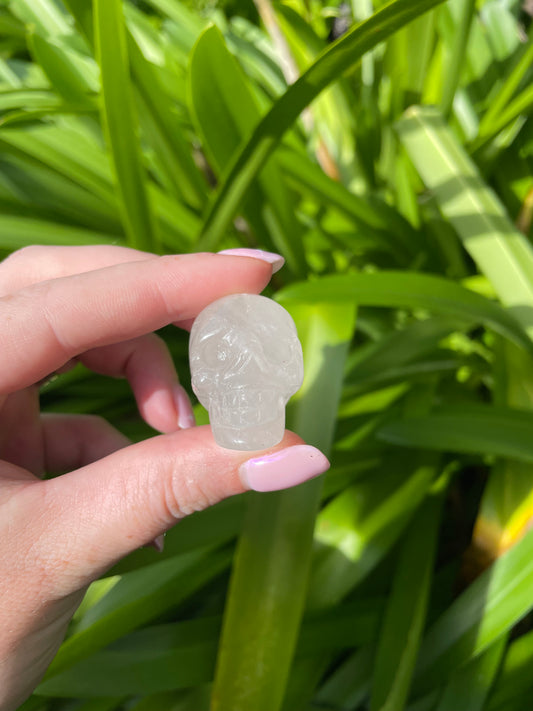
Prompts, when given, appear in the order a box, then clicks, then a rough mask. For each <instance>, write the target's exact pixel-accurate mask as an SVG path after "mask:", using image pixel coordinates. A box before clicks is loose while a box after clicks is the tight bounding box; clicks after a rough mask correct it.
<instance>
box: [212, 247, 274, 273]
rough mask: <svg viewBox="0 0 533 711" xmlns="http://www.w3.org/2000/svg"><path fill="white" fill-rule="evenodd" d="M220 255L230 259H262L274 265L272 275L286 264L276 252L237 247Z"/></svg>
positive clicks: (225, 250)
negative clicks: (225, 255)
mask: <svg viewBox="0 0 533 711" xmlns="http://www.w3.org/2000/svg"><path fill="white" fill-rule="evenodd" d="M218 254H227V255H229V256H230V257H252V258H253V259H262V260H263V262H268V263H269V264H271V265H272V274H275V273H276V272H279V270H280V269H281V267H282V266H283V265H284V264H285V260H284V258H283V257H282V256H281V254H276V253H275V252H264V251H263V250H262V249H247V248H246V247H236V248H235V249H223V250H222V251H221V252H218Z"/></svg>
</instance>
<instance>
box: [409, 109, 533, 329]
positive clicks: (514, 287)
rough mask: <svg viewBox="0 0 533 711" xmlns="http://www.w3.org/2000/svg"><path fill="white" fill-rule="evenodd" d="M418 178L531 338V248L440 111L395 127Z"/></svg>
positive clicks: (413, 112) (413, 115)
mask: <svg viewBox="0 0 533 711" xmlns="http://www.w3.org/2000/svg"><path fill="white" fill-rule="evenodd" d="M397 130H398V133H399V135H400V138H401V140H402V143H403V144H404V146H405V147H406V149H407V152H408V153H409V156H410V158H411V160H412V161H413V163H414V165H415V167H416V169H417V171H418V172H419V174H420V176H421V178H422V180H423V181H424V183H425V184H426V185H427V187H428V188H429V189H430V190H431V193H432V195H433V196H434V198H435V200H436V201H437V203H438V205H439V208H440V210H441V211H442V213H443V215H444V216H445V217H446V218H447V220H449V222H450V223H451V224H452V225H453V226H454V227H455V229H456V231H457V234H458V235H459V237H460V238H461V240H462V242H463V244H464V246H465V249H466V250H467V251H468V252H469V253H470V255H471V256H472V258H473V259H474V260H475V262H476V264H477V265H478V267H479V269H480V271H481V272H482V273H483V274H485V276H486V277H487V278H488V279H489V281H490V282H491V284H492V285H493V287H494V289H495V291H496V293H497V294H498V296H499V297H500V299H501V301H502V303H503V304H505V305H506V306H509V307H513V308H512V311H513V313H514V315H515V317H516V319H517V320H518V321H519V322H520V323H521V324H522V326H523V327H524V329H525V330H526V331H527V332H528V333H530V334H532V335H533V325H532V317H531V313H532V308H533V248H532V247H531V245H530V243H529V242H528V240H527V239H526V237H525V236H524V235H523V234H521V233H520V232H519V231H518V230H517V229H516V227H515V226H514V225H513V223H512V222H511V220H510V218H509V216H508V214H507V212H506V210H505V208H504V207H503V205H502V204H501V202H500V201H499V200H498V198H497V197H496V195H495V194H494V192H493V191H492V190H491V189H490V188H489V187H488V186H487V185H486V184H485V183H484V181H483V180H482V178H481V176H480V174H479V171H478V169H477V167H476V165H475V164H474V163H473V162H472V161H471V159H470V158H469V157H468V155H467V154H466V152H465V151H464V149H463V148H462V147H461V146H460V144H459V142H458V140H457V139H456V138H455V136H454V134H453V133H452V131H451V129H450V128H449V127H448V126H447V125H446V124H445V123H444V121H443V120H442V117H441V116H440V114H439V113H438V111H436V110H434V109H432V108H427V107H414V108H411V109H409V111H408V112H407V113H406V114H405V116H404V118H403V119H402V120H401V121H400V122H399V123H398V124H397Z"/></svg>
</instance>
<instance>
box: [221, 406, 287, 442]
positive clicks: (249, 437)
mask: <svg viewBox="0 0 533 711" xmlns="http://www.w3.org/2000/svg"><path fill="white" fill-rule="evenodd" d="M211 428H212V430H213V436H214V438H215V442H216V443H217V444H218V445H220V446H221V447H225V448H226V449H238V450H240V451H243V452H252V451H254V450H258V449H268V448H269V447H274V446H275V445H276V444H278V443H279V442H281V440H282V439H283V435H284V433H285V410H284V409H283V410H282V411H281V412H280V413H278V415H277V417H276V419H275V420H271V421H270V422H266V423H261V424H257V425H250V426H248V427H244V426H240V427H235V426H232V425H228V424H225V423H221V422H212V423H211Z"/></svg>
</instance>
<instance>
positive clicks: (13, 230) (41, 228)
mask: <svg viewBox="0 0 533 711" xmlns="http://www.w3.org/2000/svg"><path fill="white" fill-rule="evenodd" d="M121 242H122V240H120V239H119V238H118V237H117V236H116V235H109V234H107V235H106V234H104V233H102V232H91V231H90V230H85V229H81V228H79V227H74V226H72V227H71V226H69V225H65V224H60V223H57V222H46V221H44V220H35V219H32V218H28V217H18V216H16V215H0V248H2V249H9V250H13V249H20V248H21V247H26V246H28V245H31V244H50V245H54V244H64V245H76V244H77V245H84V244H121Z"/></svg>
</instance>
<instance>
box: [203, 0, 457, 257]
mask: <svg viewBox="0 0 533 711" xmlns="http://www.w3.org/2000/svg"><path fill="white" fill-rule="evenodd" d="M441 2H443V0H393V2H391V3H389V4H387V5H386V6H385V7H383V8H382V9H381V10H380V11H379V12H377V13H376V14H375V15H373V16H372V17H371V18H370V19H369V20H367V21H365V22H362V23H361V24H359V25H357V26H356V27H355V28H353V29H352V30H350V31H349V32H348V33H346V35H345V36H344V37H342V38H341V39H340V40H338V41H337V42H336V43H334V44H333V45H331V47H329V48H328V49H327V50H325V51H324V52H323V53H322V54H321V55H320V56H319V57H318V59H317V60H316V61H315V62H314V64H312V65H311V67H309V69H308V70H307V71H306V72H304V74H302V76H301V77H300V78H299V79H298V80H297V81H296V82H295V83H294V84H292V86H290V87H289V89H287V91H286V92H285V94H284V95H283V96H282V97H281V98H280V99H279V100H278V101H277V102H276V103H275V104H274V106H273V107H272V109H271V110H270V111H269V112H268V114H267V115H266V116H265V118H264V119H262V121H261V122H260V123H259V124H258V126H257V128H256V129H255V131H254V133H253V135H252V137H251V138H250V140H249V141H248V142H247V143H246V145H245V146H244V147H243V148H242V149H241V151H240V152H239V154H238V155H237V156H236V158H235V160H234V161H233V163H232V165H231V167H230V169H229V170H228V172H227V174H226V176H225V179H224V181H223V183H222V187H221V188H220V190H219V191H218V192H217V193H216V198H215V200H214V202H213V203H212V205H211V207H210V210H209V213H208V215H207V217H206V220H205V223H204V227H203V229H202V233H201V236H200V240H199V241H200V245H201V246H202V248H203V249H208V248H209V247H210V245H212V244H216V242H217V241H218V239H219V237H220V235H221V234H222V233H223V232H224V230H225V229H226V227H227V226H228V224H229V223H230V221H231V220H232V219H233V217H234V215H235V212H236V210H237V208H238V206H239V204H240V203H241V200H242V198H243V197H244V195H245V194H246V192H247V190H248V188H249V186H250V184H251V183H252V181H253V179H254V177H255V176H256V175H257V174H258V172H259V171H260V170H261V168H262V167H263V165H264V164H265V161H266V160H267V158H268V156H269V155H270V154H271V153H272V151H273V150H274V148H275V147H276V145H277V144H278V142H279V140H280V139H281V137H282V136H283V134H284V133H285V131H287V129H289V128H290V126H291V125H292V124H293V123H294V122H295V120H296V119H297V118H298V116H299V114H300V113H301V112H302V111H303V109H304V108H305V107H306V106H307V105H308V104H309V103H311V102H312V101H313V99H315V98H316V97H317V96H318V95H319V94H320V93H321V92H322V91H323V90H324V89H325V88H326V87H327V86H328V85H329V84H331V82H333V81H335V79H337V78H338V77H339V76H340V75H341V74H342V73H343V72H345V71H346V70H347V69H349V68H350V67H353V66H354V65H355V64H356V63H357V62H358V61H359V60H360V59H361V57H362V56H363V55H364V54H365V52H368V51H369V50H370V49H373V48H374V47H375V46H376V45H377V44H379V43H380V42H383V41H384V40H386V39H387V37H389V36H390V35H391V34H392V33H393V32H394V31H395V30H398V29H399V28H400V27H403V26H404V25H406V24H407V23H408V22H410V21H411V20H413V19H414V18H416V17H419V16H420V15H421V14H422V13H423V12H426V11H427V10H430V9H431V8H432V7H435V6H436V5H439V4H440V3H441Z"/></svg>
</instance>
